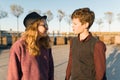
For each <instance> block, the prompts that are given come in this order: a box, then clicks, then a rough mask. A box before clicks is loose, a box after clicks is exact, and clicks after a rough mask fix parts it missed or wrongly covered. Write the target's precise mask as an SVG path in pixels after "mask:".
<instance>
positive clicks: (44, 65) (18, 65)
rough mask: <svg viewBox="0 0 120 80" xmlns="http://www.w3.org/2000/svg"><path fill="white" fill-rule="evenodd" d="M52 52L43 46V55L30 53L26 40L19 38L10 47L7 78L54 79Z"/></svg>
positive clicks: (28, 79)
mask: <svg viewBox="0 0 120 80" xmlns="http://www.w3.org/2000/svg"><path fill="white" fill-rule="evenodd" d="M51 52H52V51H51V49H45V48H41V55H39V56H32V55H29V52H28V51H27V49H26V47H25V42H24V41H23V40H21V39H19V40H18V41H16V42H15V43H14V44H13V46H12V47H11V49H10V57H9V65H8V77H7V80H54V63H53V57H52V53H51Z"/></svg>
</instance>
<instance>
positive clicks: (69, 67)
mask: <svg viewBox="0 0 120 80" xmlns="http://www.w3.org/2000/svg"><path fill="white" fill-rule="evenodd" d="M71 43H72V42H70V53H69V59H68V65H67V69H66V76H65V80H70V76H71V67H72V52H71V51H72V49H71V48H72V45H71Z"/></svg>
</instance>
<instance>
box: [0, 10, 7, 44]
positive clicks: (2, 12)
mask: <svg viewBox="0 0 120 80" xmlns="http://www.w3.org/2000/svg"><path fill="white" fill-rule="evenodd" d="M7 16H8V13H7V12H5V11H3V10H0V19H2V18H5V17H7ZM0 44H2V34H1V25H0Z"/></svg>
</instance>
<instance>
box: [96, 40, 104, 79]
mask: <svg viewBox="0 0 120 80" xmlns="http://www.w3.org/2000/svg"><path fill="white" fill-rule="evenodd" d="M105 52H106V46H105V44H104V43H103V42H101V41H98V42H97V43H96V44H95V48H94V64H95V71H96V80H103V77H104V76H105V73H106V56H105Z"/></svg>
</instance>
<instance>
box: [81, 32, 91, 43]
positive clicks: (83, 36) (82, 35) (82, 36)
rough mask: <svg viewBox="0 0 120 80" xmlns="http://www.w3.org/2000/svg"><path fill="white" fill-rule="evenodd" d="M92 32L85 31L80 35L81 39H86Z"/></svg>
mask: <svg viewBox="0 0 120 80" xmlns="http://www.w3.org/2000/svg"><path fill="white" fill-rule="evenodd" d="M89 34H90V33H89V32H84V33H81V34H80V35H79V39H80V41H82V40H84V39H85V38H86V37H87V36H88V35H89Z"/></svg>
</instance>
